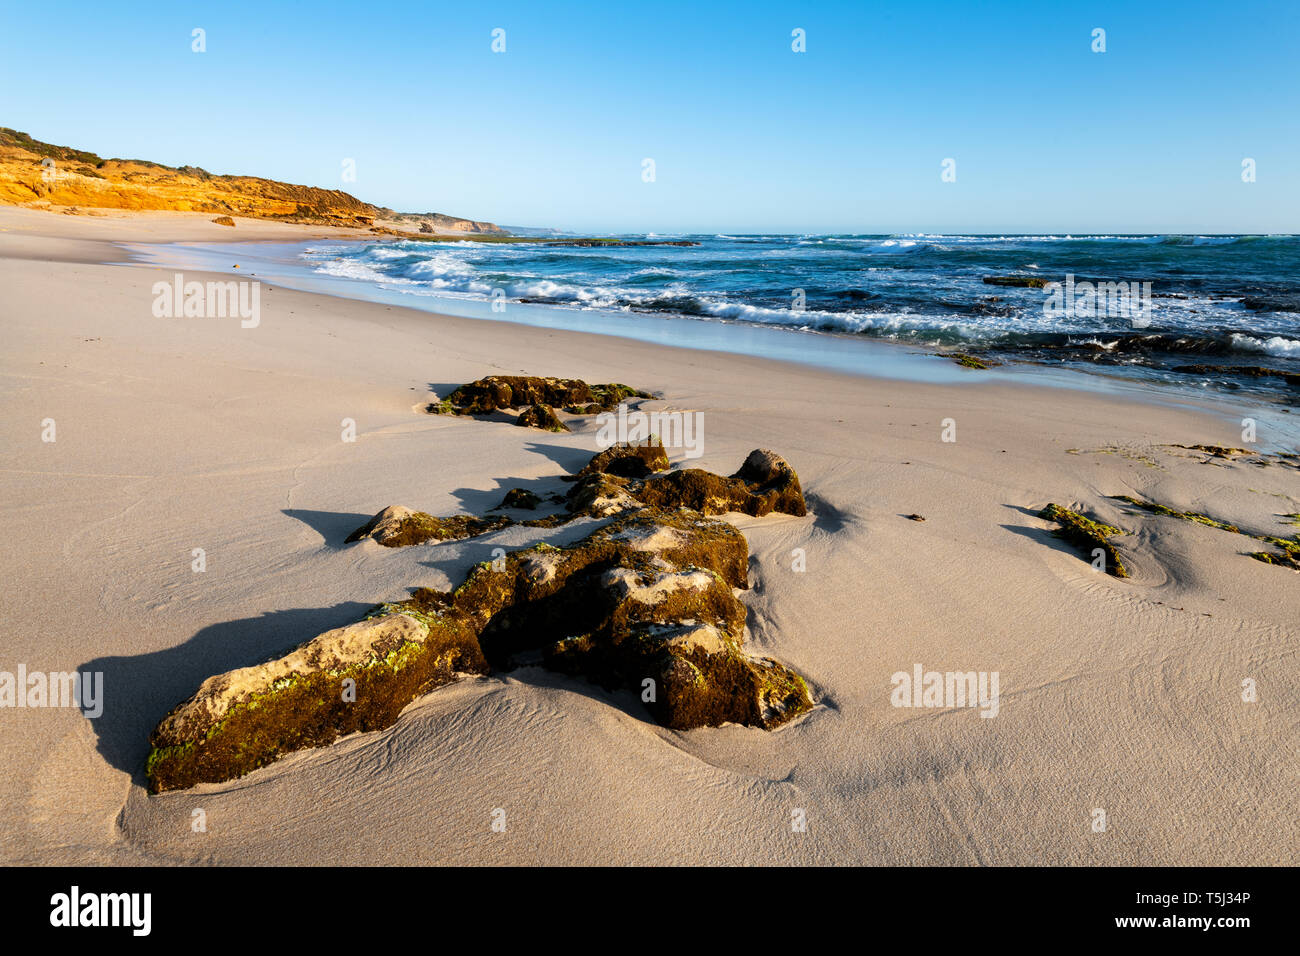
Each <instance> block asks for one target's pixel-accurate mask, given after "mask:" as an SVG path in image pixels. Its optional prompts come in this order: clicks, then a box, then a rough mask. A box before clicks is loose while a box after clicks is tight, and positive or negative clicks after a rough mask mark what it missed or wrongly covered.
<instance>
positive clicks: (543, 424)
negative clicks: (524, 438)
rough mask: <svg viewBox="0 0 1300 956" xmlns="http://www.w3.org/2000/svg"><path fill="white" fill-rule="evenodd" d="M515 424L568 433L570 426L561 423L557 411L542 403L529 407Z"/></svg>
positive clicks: (520, 414) (521, 413)
mask: <svg viewBox="0 0 1300 956" xmlns="http://www.w3.org/2000/svg"><path fill="white" fill-rule="evenodd" d="M515 424H516V425H521V426H525V427H528V428H540V429H542V430H544V431H548V432H567V431H568V430H569V426H568V425H566V424H564V422H562V421H560V418H559V416H558V415H556V414H555V409H553V408H552V407H551V406H550V405H544V404H542V403H540V402H539V403H538V404H536V405H529V406H528V407H527V408H525V409H524V410H523V411H522V412H520V413H519V417H518V418H516V419H515Z"/></svg>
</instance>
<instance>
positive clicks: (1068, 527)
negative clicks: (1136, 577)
mask: <svg viewBox="0 0 1300 956" xmlns="http://www.w3.org/2000/svg"><path fill="white" fill-rule="evenodd" d="M1038 516H1039V517H1040V518H1043V519H1045V520H1047V521H1055V522H1056V523H1057V524H1058V525H1060V527H1059V528H1058V529H1057V530H1056V531H1054V532H1053V534H1055V535H1056V536H1057V537H1059V538H1061V539H1063V540H1065V541H1068V542H1070V543H1071V544H1073V545H1075V546H1076V547H1078V548H1081V549H1083V550H1084V551H1085V552H1086V553H1087V556H1088V558H1089V559H1091V558H1092V553H1093V551H1094V550H1095V549H1097V548H1100V549H1101V550H1102V551H1103V552H1104V553H1105V555H1106V573H1107V574H1109V575H1112V576H1114V577H1117V578H1126V577H1128V569H1126V568H1125V567H1124V562H1123V561H1121V560H1120V557H1119V552H1118V551H1116V550H1115V546H1114V545H1113V544H1111V543H1110V541H1109V540H1107V539H1109V538H1110V537H1112V536H1113V535H1117V534H1124V532H1123V531H1121V530H1120V529H1119V528H1114V527H1111V526H1110V525H1108V524H1101V523H1100V522H1097V521H1093V520H1092V519H1091V518H1088V517H1085V516H1084V515H1081V514H1079V512H1077V511H1070V510H1069V509H1068V508H1062V507H1060V506H1059V505H1054V504H1049V505H1048V506H1047V507H1045V508H1044V509H1043V510H1042V511H1040V512H1039V513H1038Z"/></svg>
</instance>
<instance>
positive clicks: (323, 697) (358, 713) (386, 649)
mask: <svg viewBox="0 0 1300 956" xmlns="http://www.w3.org/2000/svg"><path fill="white" fill-rule="evenodd" d="M486 671H487V662H486V661H485V660H484V658H483V652H482V650H481V648H480V647H479V644H478V641H477V639H476V636H475V633H474V630H473V629H472V628H471V627H469V625H468V624H467V623H466V622H464V621H463V620H460V619H457V618H447V619H445V620H444V619H442V618H437V617H432V616H427V615H419V614H408V613H387V614H382V615H380V616H378V617H375V618H372V619H369V620H364V621H360V622H358V623H356V624H352V625H349V626H347V627H341V628H336V629H335V630H332V631H326V632H325V633H324V634H321V635H320V636H319V637H316V638H314V639H313V640H311V641H308V642H307V643H306V644H304V645H302V646H301V647H299V648H298V649H297V650H295V651H293V652H292V653H291V654H289V655H287V656H285V657H282V658H279V659H278V660H273V661H270V662H268V663H265V664H258V665H255V666H253V667H243V668H240V669H239V670H234V671H230V672H229V673H226V674H219V675H217V676H216V677H210V678H208V679H207V680H205V681H204V682H203V683H202V684H201V685H200V686H199V689H198V691H196V692H195V694H194V696H192V697H191V698H189V699H188V700H186V701H185V702H183V703H182V704H180V705H178V706H177V707H175V708H173V710H172V711H171V712H170V713H169V714H168V715H167V716H166V717H164V718H163V720H162V722H161V723H160V724H159V725H158V727H157V728H156V729H155V730H154V732H153V734H152V735H151V737H150V745H151V749H150V753H149V759H148V761H147V763H146V765H145V773H146V775H147V777H148V779H149V788H150V790H152V791H153V792H154V793H158V792H161V791H163V790H175V789H179V788H183V787H192V786H194V785H195V784H197V783H205V782H218V781H222V780H233V779H234V778H236V777H241V776H243V775H244V774H246V773H248V772H250V771H252V770H256V769H257V768H258V767H262V766H265V765H266V764H269V763H271V762H272V761H274V760H277V759H279V758H280V757H281V756H283V755H284V754H285V753H288V752H290V751H293V750H300V749H302V748H304V747H323V746H325V745H326V744H329V743H332V742H333V741H334V740H336V739H337V738H338V737H340V736H342V735H344V734H350V733H355V732H357V731H366V730H379V729H382V728H384V727H388V726H391V725H392V724H393V723H394V722H395V721H396V720H397V716H398V714H400V713H401V712H402V708H404V707H405V706H406V705H407V704H409V703H410V702H411V701H412V700H413V699H415V698H416V697H418V696H420V695H421V694H424V693H427V692H428V691H430V690H432V689H433V688H435V687H439V686H441V685H443V684H446V683H449V682H450V681H452V680H455V679H456V678H457V676H458V675H461V674H465V673H474V674H482V673H485V672H486Z"/></svg>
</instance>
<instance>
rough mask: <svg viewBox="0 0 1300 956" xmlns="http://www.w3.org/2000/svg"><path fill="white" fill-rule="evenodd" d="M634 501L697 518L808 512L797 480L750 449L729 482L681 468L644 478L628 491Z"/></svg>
mask: <svg viewBox="0 0 1300 956" xmlns="http://www.w3.org/2000/svg"><path fill="white" fill-rule="evenodd" d="M631 494H632V495H634V496H635V497H636V499H637V500H638V501H641V502H643V503H644V504H647V505H652V506H654V507H658V508H693V509H694V510H696V511H699V512H701V513H703V514H725V513H726V512H728V511H736V512H740V513H742V514H748V515H753V516H755V517H762V516H763V515H767V514H771V513H772V512H773V511H779V512H781V513H783V514H789V515H797V516H800V517H802V516H804V515H806V514H807V513H808V508H807V505H806V504H805V502H804V498H803V489H802V488H801V487H800V485H799V476H798V475H797V474H795V471H794V469H793V468H791V467H790V465H789V463H788V462H787V461H786V460H785V459H784V458H782V457H781V456H780V455H778V454H776V453H775V452H772V451H768V450H766V449H762V448H760V449H756V450H754V451H752V452H750V453H749V457H748V458H746V459H745V463H744V464H743V465H741V467H740V470H739V471H737V472H736V473H735V474H734V475H732V476H731V477H730V478H724V477H723V476H721V475H715V474H714V473H713V472H709V471H703V470H702V469H699V468H684V469H682V470H681V471H672V472H668V473H667V474H664V475H656V476H654V477H652V478H648V479H646V480H645V481H644V482H642V483H641V484H640V485H639V486H637V487H636V488H634V489H632V490H631Z"/></svg>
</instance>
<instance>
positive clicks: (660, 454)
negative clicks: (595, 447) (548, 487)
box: [578, 439, 670, 478]
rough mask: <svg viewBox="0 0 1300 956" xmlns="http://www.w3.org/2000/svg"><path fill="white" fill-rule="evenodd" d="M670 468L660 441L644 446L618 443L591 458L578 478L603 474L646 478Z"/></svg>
mask: <svg viewBox="0 0 1300 956" xmlns="http://www.w3.org/2000/svg"><path fill="white" fill-rule="evenodd" d="M669 467H670V463H669V461H668V453H667V452H666V451H664V445H663V442H662V441H659V440H655V441H650V440H649V439H647V440H646V442H645V443H644V444H632V443H630V442H619V443H618V444H617V445H610V446H609V447H608V448H606V449H605V450H604V451H602V452H600V453H598V454H597V455H595V456H593V457H592V459H591V461H589V462H587V464H585V465H583V467H582V469H581V470H580V471H579V472H578V477H581V476H583V475H592V474H599V473H603V474H606V475H617V476H619V477H621V478H646V477H648V476H650V475H652V474H654V473H655V472H657V471H667V470H668V468H669Z"/></svg>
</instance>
